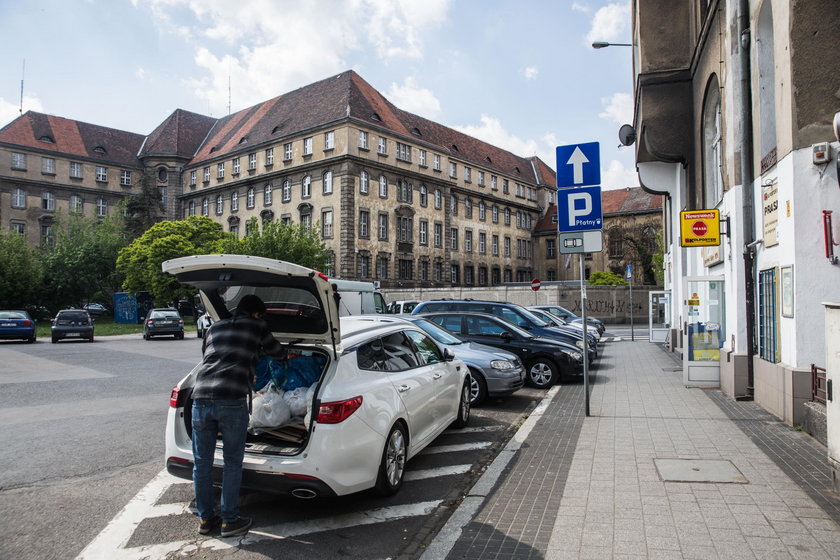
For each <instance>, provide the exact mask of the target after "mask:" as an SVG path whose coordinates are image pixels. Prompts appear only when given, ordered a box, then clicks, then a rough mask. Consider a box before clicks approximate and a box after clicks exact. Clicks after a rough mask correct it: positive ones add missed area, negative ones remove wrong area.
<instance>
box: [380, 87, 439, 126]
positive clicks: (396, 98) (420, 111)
mask: <svg viewBox="0 0 840 560" xmlns="http://www.w3.org/2000/svg"><path fill="white" fill-rule="evenodd" d="M385 97H387V98H388V100H390V101H391V103H393V104H394V105H396V106H397V107H399V108H400V109H403V110H405V111H409V112H411V113H415V114H417V115H420V116H421V117H425V118H427V119H430V120H438V119H439V118H440V115H441V110H440V101H438V98H437V97H435V94H434V93H433V92H432V90H430V89H426V88H423V87H420V86H418V85H417V82H416V80H415V79H414V78H413V77H411V76H409V77H407V78H406V79H405V81H404V82H403V85H399V84H397V83H391V87H389V88H388V92H387V93H386V95H385Z"/></svg>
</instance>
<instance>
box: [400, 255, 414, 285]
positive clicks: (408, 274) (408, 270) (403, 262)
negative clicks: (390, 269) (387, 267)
mask: <svg viewBox="0 0 840 560" xmlns="http://www.w3.org/2000/svg"><path fill="white" fill-rule="evenodd" d="M397 278H399V279H400V280H413V279H414V261H412V260H411V259H399V260H398V261H397Z"/></svg>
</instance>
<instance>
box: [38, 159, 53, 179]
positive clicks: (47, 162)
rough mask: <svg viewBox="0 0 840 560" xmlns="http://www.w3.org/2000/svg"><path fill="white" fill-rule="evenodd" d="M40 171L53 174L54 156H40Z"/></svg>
mask: <svg viewBox="0 0 840 560" xmlns="http://www.w3.org/2000/svg"><path fill="white" fill-rule="evenodd" d="M41 173H43V174H44V175H55V158H51V157H42V158H41Z"/></svg>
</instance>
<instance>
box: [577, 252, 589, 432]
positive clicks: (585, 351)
mask: <svg viewBox="0 0 840 560" xmlns="http://www.w3.org/2000/svg"><path fill="white" fill-rule="evenodd" d="M579 258H580V309H581V318H582V320H583V393H584V395H585V400H586V415H587V416H589V333H588V332H587V330H586V279H585V278H584V268H583V253H580V255H579Z"/></svg>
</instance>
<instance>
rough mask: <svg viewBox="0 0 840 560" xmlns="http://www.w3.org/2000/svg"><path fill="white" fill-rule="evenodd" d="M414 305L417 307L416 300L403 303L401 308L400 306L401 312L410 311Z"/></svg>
mask: <svg viewBox="0 0 840 560" xmlns="http://www.w3.org/2000/svg"><path fill="white" fill-rule="evenodd" d="M415 307H417V302H411V303H404V304H403V308H402V312H403V313H411V312H412V311H414V308H415Z"/></svg>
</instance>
